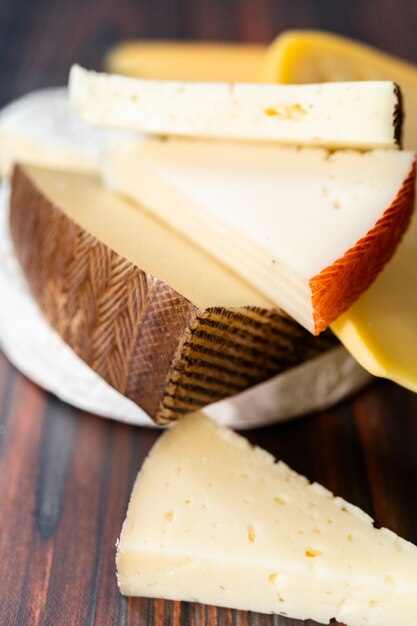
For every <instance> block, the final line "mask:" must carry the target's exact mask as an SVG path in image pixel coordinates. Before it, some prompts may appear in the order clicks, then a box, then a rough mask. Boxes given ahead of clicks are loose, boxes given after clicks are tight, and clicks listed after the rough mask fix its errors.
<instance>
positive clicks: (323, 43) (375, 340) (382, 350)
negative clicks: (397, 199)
mask: <svg viewBox="0 0 417 626" xmlns="http://www.w3.org/2000/svg"><path fill="white" fill-rule="evenodd" d="M276 46H277V47H276V50H275V53H274V51H271V57H270V61H269V69H268V75H267V76H266V78H268V79H271V80H272V79H274V77H275V78H277V79H278V80H284V81H289V82H304V81H308V82H310V81H319V80H324V81H327V80H359V79H360V80H362V79H365V80H369V79H371V80H372V79H375V80H385V79H390V80H395V81H397V82H398V83H399V84H400V85H401V89H402V91H403V94H404V97H405V103H406V108H407V114H406V116H405V120H406V122H405V134H404V142H405V146H406V147H408V148H410V149H414V150H416V149H417V122H416V117H415V112H416V111H417V66H415V65H412V64H410V63H406V62H404V61H401V60H399V59H396V58H395V57H391V56H389V55H387V54H384V53H381V52H379V51H377V50H374V49H373V48H370V47H369V46H364V45H362V44H358V43H354V42H352V41H349V40H348V39H344V38H342V37H336V36H334V35H328V34H326V33H320V32H314V31H313V32H299V33H297V32H293V33H291V32H289V33H287V34H285V35H283V36H282V37H281V38H279V40H278V42H277V44H276ZM416 250H417V220H416V219H414V220H413V221H412V223H411V227H410V229H409V230H408V232H407V234H406V236H405V237H404V240H403V241H402V242H401V244H400V246H399V247H398V250H397V252H396V254H395V256H394V257H393V259H392V260H391V261H390V263H389V264H388V265H387V266H386V268H385V269H384V271H383V272H382V273H381V274H380V276H379V277H378V278H377V280H376V281H375V282H374V283H373V285H372V286H371V288H370V289H368V291H366V293H364V294H363V295H362V296H361V298H360V299H359V300H358V301H357V302H356V303H355V304H354V305H353V306H352V307H351V308H350V309H349V311H348V312H347V313H345V314H344V315H343V316H342V317H341V318H340V319H339V320H338V321H337V322H336V323H335V324H334V325H333V329H334V331H335V332H336V334H337V335H338V337H339V338H340V339H341V341H342V342H343V343H344V344H345V346H346V347H347V348H348V350H349V351H350V352H351V353H352V354H353V355H354V356H355V358H356V359H357V360H358V361H359V363H361V365H363V366H364V367H366V368H367V369H368V370H369V371H370V372H372V373H373V374H375V375H376V376H383V377H386V378H390V379H391V380H394V381H396V382H397V383H399V384H401V385H403V386H404V387H407V388H408V389H411V390H413V391H417V359H416V354H417V264H416Z"/></svg>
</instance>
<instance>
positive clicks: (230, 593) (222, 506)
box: [117, 415, 417, 626]
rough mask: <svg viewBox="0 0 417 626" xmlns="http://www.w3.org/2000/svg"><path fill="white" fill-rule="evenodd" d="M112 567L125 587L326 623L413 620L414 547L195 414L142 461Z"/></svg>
mask: <svg viewBox="0 0 417 626" xmlns="http://www.w3.org/2000/svg"><path fill="white" fill-rule="evenodd" d="M117 573H118V582H119V586H120V589H121V592H122V593H123V594H126V595H138V596H150V597H156V598H168V599H173V600H186V601H190V602H203V603H207V604H215V605H219V606H225V607H232V608H236V609H244V610H251V611H259V612H263V613H278V614H282V615H287V616H289V617H293V618H297V619H314V620H316V621H317V622H320V623H324V624H328V623H329V622H330V621H331V620H332V619H336V620H339V621H340V622H343V624H346V625H347V626H364V625H365V624H367V625H368V626H393V625H394V624H395V626H415V624H416V623H417V593H416V589H417V547H416V546H413V545H412V544H411V543H408V542H406V541H404V540H403V539H401V538H399V537H397V536H396V535H395V534H394V533H392V532H390V531H389V530H386V529H381V530H377V529H376V528H374V527H373V525H372V520H371V518H370V517H368V515H366V513H364V512H363V511H361V510H360V509H358V508H356V507H355V506H352V505H351V504H349V503H347V502H345V501H344V500H342V499H341V498H335V497H334V496H333V495H332V494H331V493H330V492H329V491H328V490H327V489H325V488H324V487H322V486H321V485H318V484H317V483H313V484H310V483H309V482H308V481H307V479H306V478H304V477H303V476H300V475H298V474H296V473H295V472H294V471H292V470H291V469H290V468H289V467H288V466H287V465H285V464H284V463H282V462H276V461H275V459H274V458H273V457H272V456H271V455H270V454H269V453H268V452H266V451H264V450H261V449H260V448H254V447H251V446H250V444H249V442H248V441H246V440H245V439H244V438H243V437H240V436H239V435H237V434H235V433H233V432H232V431H230V430H227V429H226V428H223V427H220V426H218V425H216V424H214V422H211V421H210V420H208V419H207V418H204V417H202V416H200V415H192V416H188V417H185V418H183V419H182V420H180V421H179V422H178V424H177V425H176V426H175V427H174V428H173V429H171V430H170V431H167V432H166V433H164V434H163V435H162V436H161V438H160V439H159V440H158V442H157V443H156V445H155V446H154V448H153V450H152V451H151V453H150V455H149V456H148V458H147V460H146V461H145V463H144V465H143V467H142V469H141V471H140V473H139V476H138V478H137V480H136V483H135V486H134V489H133V493H132V497H131V500H130V504H129V508H128V512H127V517H126V520H125V522H124V524H123V528H122V532H121V536H120V541H119V543H118V550H117Z"/></svg>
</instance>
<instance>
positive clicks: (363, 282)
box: [309, 160, 416, 335]
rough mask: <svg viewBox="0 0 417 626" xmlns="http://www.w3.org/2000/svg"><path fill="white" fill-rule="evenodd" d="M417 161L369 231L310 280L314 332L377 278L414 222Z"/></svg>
mask: <svg viewBox="0 0 417 626" xmlns="http://www.w3.org/2000/svg"><path fill="white" fill-rule="evenodd" d="M415 176H416V161H415V160H414V162H413V165H412V168H411V170H410V173H409V175H408V176H407V178H406V179H405V180H404V183H403V185H402V187H401V189H400V191H399V192H398V194H397V196H396V198H395V200H394V201H393V203H392V204H391V206H390V207H388V209H386V211H384V213H383V215H382V216H381V217H380V219H379V220H378V221H377V222H376V223H375V225H374V226H373V227H372V228H371V230H369V231H368V232H367V234H366V235H365V236H364V237H362V238H361V239H359V241H358V242H357V243H356V244H355V245H354V246H352V248H349V250H347V251H346V252H345V254H344V255H343V256H342V257H340V258H339V259H337V260H336V261H335V262H334V263H333V264H332V265H329V266H328V267H326V268H325V269H324V270H322V271H321V272H320V274H317V275H316V276H314V277H313V278H311V279H310V281H309V285H310V289H311V294H312V295H311V300H312V304H313V320H314V334H315V335H318V334H319V333H321V332H322V331H323V330H325V329H326V328H327V327H328V326H329V325H330V324H331V323H332V322H334V320H335V319H337V318H338V317H339V315H341V314H342V313H343V312H344V311H346V310H347V309H348V308H349V307H350V306H351V305H352V304H353V303H354V302H355V300H357V298H358V297H359V296H360V294H361V293H362V292H364V291H365V290H366V289H367V288H368V287H369V286H370V285H371V284H372V282H373V281H374V280H375V278H376V276H377V275H378V274H379V272H380V271H381V270H382V268H383V267H384V265H385V264H386V263H387V261H389V259H390V258H391V257H392V255H393V253H394V252H395V249H396V247H397V245H398V244H399V242H400V241H401V238H402V236H403V234H404V233H405V231H406V230H407V227H408V225H409V223H410V219H411V215H412V213H413V208H414V193H415Z"/></svg>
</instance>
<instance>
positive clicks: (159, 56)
mask: <svg viewBox="0 0 417 626" xmlns="http://www.w3.org/2000/svg"><path fill="white" fill-rule="evenodd" d="M265 52H266V46H263V45H260V44H238V43H213V42H199V41H193V42H189V41H187V42H184V41H174V42H173V41H125V42H123V43H120V44H117V45H116V46H115V47H114V48H112V49H111V50H110V52H109V53H108V54H107V56H106V59H105V65H106V68H107V70H108V71H109V72H111V73H113V74H126V75H128V76H137V77H140V78H155V79H157V80H198V81H234V82H255V81H257V80H258V77H259V75H260V74H261V72H262V70H263V64H264V59H265Z"/></svg>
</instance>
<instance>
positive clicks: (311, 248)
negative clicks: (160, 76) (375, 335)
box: [103, 138, 415, 334]
mask: <svg viewBox="0 0 417 626" xmlns="http://www.w3.org/2000/svg"><path fill="white" fill-rule="evenodd" d="M103 167H104V179H105V181H106V183H107V184H108V185H109V186H110V187H111V188H113V189H115V190H117V191H120V192H122V193H123V194H125V195H127V196H128V197H130V198H134V199H135V200H137V201H139V202H140V203H142V204H143V205H144V206H146V207H147V208H149V209H150V210H151V211H152V212H154V213H155V214H156V215H158V216H159V217H160V218H162V219H163V220H164V221H166V222H167V223H169V224H170V225H171V226H172V227H173V228H175V229H176V230H178V231H179V232H181V233H182V234H183V235H185V236H186V237H188V238H189V239H191V240H192V241H194V242H195V243H196V244H197V245H199V246H202V247H203V248H205V249H206V250H207V251H208V252H209V253H210V254H212V255H214V256H215V257H216V258H218V259H219V261H220V262H222V263H224V264H226V265H228V266H229V267H230V268H232V269H233V270H234V271H235V272H237V273H238V274H240V275H241V276H242V277H243V278H244V279H245V280H247V281H249V282H250V283H251V284H252V285H255V286H256V288H257V289H258V291H260V292H261V293H263V294H264V296H265V297H267V298H268V299H269V300H270V301H272V302H274V303H275V304H276V305H277V306H280V307H282V308H283V309H284V310H285V311H286V312H287V313H288V314H289V315H291V316H292V317H293V318H294V319H296V320H297V321H298V322H299V323H300V324H302V325H303V326H304V327H305V328H307V329H308V330H309V331H311V332H313V333H315V334H317V333H319V332H320V331H321V330H323V329H324V328H326V327H327V326H328V325H329V324H330V323H331V322H332V321H334V320H335V319H336V318H337V317H338V316H339V315H340V314H341V313H342V312H343V311H344V310H346V309H347V308H348V306H350V305H351V304H352V303H353V302H354V300H355V299H356V298H357V297H358V295H359V294H360V293H361V292H362V291H363V290H365V289H366V288H367V287H368V286H369V285H370V283H371V282H372V280H373V279H374V278H375V276H376V275H377V273H378V272H379V271H380V270H381V269H382V267H383V265H384V263H385V262H386V261H387V260H388V259H389V258H390V256H391V254H392V253H393V252H394V249H395V247H396V245H397V243H398V241H399V239H400V237H401V234H402V233H403V231H404V230H405V228H406V226H407V225H408V221H409V218H410V215H411V211H412V207H413V194H414V176H415V174H414V169H415V164H414V154H413V153H411V152H399V151H394V150H381V151H374V152H372V151H370V152H366V153H359V152H355V151H340V152H336V153H333V154H330V153H329V152H327V151H326V150H324V149H319V148H304V149H296V148H289V147H277V146H271V145H254V144H251V143H234V142H219V141H217V142H213V141H209V140H195V141H186V140H180V139H173V138H171V139H169V138H168V139H164V140H161V139H158V138H144V139H143V140H136V139H134V138H133V139H126V140H125V141H124V142H123V141H117V142H110V144H109V145H108V147H107V150H106V151H105V155H104V158H103Z"/></svg>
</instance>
